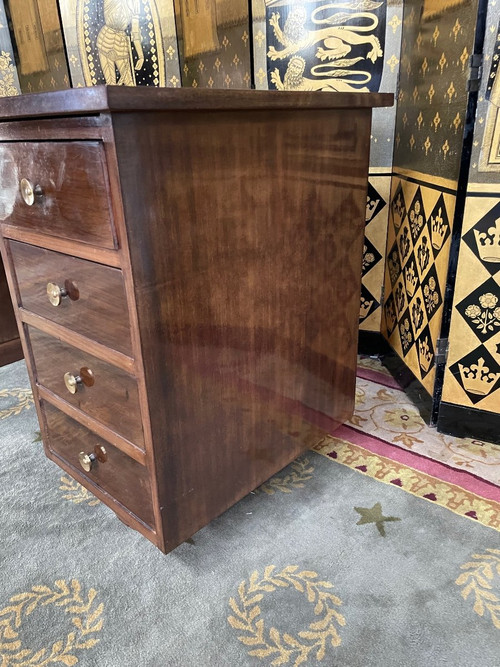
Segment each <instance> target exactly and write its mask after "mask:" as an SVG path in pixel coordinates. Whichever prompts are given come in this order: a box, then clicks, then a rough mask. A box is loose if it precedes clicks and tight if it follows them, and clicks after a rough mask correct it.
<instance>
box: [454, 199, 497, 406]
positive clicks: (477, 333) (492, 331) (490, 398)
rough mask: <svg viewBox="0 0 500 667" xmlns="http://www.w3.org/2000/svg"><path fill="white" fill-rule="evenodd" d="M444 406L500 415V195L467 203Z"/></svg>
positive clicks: (468, 200)
mask: <svg viewBox="0 0 500 667" xmlns="http://www.w3.org/2000/svg"><path fill="white" fill-rule="evenodd" d="M443 401H446V402H447V403H454V404H456V405H462V406H467V407H472V406H473V407H475V408H478V409H481V410H487V411H491V412H495V413H498V414H500V193H499V194H497V195H496V196H495V195H491V196H474V195H473V194H469V196H468V198H467V203H466V209H465V219H464V226H463V235H462V243H461V247H460V255H459V262H458V268H457V282H456V286H455V296H454V307H453V314H452V320H451V329H450V338H449V357H448V362H447V368H446V373H445V382H444V388H443Z"/></svg>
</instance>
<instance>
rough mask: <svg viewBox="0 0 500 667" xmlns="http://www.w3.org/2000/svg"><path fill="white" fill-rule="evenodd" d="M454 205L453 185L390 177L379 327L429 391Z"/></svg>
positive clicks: (444, 285) (431, 383) (432, 387)
mask: <svg viewBox="0 0 500 667" xmlns="http://www.w3.org/2000/svg"><path fill="white" fill-rule="evenodd" d="M454 209H455V195H454V193H453V190H446V191H444V190H443V188H442V187H431V186H429V185H425V184H423V183H418V182H415V181H413V180H408V179H407V178H405V177H402V176H399V177H394V178H393V181H392V186H391V197H390V200H389V228H388V235H387V248H388V252H387V259H386V267H385V281H384V293H385V299H384V307H383V316H382V326H381V331H382V333H383V335H384V336H385V337H386V338H387V340H388V341H389V343H390V344H391V346H392V347H393V348H394V350H395V351H396V352H397V353H398V355H399V356H400V357H401V358H402V359H403V360H404V363H405V364H406V365H407V366H408V368H409V369H410V370H411V371H412V373H413V374H414V375H415V377H416V378H417V379H418V380H419V381H420V382H421V383H422V385H423V386H424V387H425V388H426V390H427V391H428V392H429V394H432V392H433V389H434V376H435V350H436V343H437V340H438V337H439V333H440V328H441V320H442V315H443V297H444V290H445V287H446V277H447V272H448V260H449V251H450V239H451V236H450V232H451V221H452V220H453V214H454Z"/></svg>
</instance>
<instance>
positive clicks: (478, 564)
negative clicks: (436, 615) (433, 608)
mask: <svg viewBox="0 0 500 667" xmlns="http://www.w3.org/2000/svg"><path fill="white" fill-rule="evenodd" d="M472 558H473V559H474V560H472V561H470V562H468V563H464V564H463V565H461V566H460V569H461V570H465V572H462V574H461V575H460V576H459V577H458V578H457V579H456V581H455V583H456V584H457V586H463V588H462V591H461V596H462V597H463V599H464V600H467V599H468V598H469V596H470V595H473V596H474V611H475V613H476V614H477V615H478V616H484V615H485V613H486V614H487V615H489V617H490V618H491V622H492V623H493V625H494V626H495V628H498V629H499V630H500V550H499V549H486V553H484V554H472ZM494 584H496V586H494ZM494 588H495V590H496V592H495V591H494ZM497 593H498V595H497Z"/></svg>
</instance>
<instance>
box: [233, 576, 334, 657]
mask: <svg viewBox="0 0 500 667" xmlns="http://www.w3.org/2000/svg"><path fill="white" fill-rule="evenodd" d="M276 569H277V568H276V566H275V565H268V566H267V567H266V568H265V570H264V575H263V576H262V578H261V577H260V575H259V573H258V572H257V571H254V572H252V574H251V575H250V577H249V580H248V582H247V581H246V580H244V581H242V582H241V583H240V585H239V586H238V597H237V598H236V597H234V598H233V597H232V598H230V599H229V606H230V608H231V611H232V612H233V614H234V615H230V616H228V619H227V620H228V623H229V625H230V626H231V627H232V628H234V629H235V630H240V631H241V632H242V633H244V634H240V635H239V636H238V640H239V641H240V642H241V643H242V644H245V646H249V647H254V648H252V650H250V651H248V655H250V656H254V657H256V658H273V660H272V662H271V665H284V664H293V665H294V666H295V665H300V664H302V663H304V662H307V660H308V658H309V656H310V655H311V656H315V657H316V660H318V661H319V660H322V659H323V658H324V656H325V654H326V649H327V646H328V645H331V646H334V647H335V646H339V645H340V643H341V639H340V636H339V634H338V631H337V628H336V626H337V625H339V626H344V625H345V618H344V617H343V616H342V614H340V613H339V612H338V611H337V609H336V607H338V606H340V605H341V604H342V601H341V600H340V599H339V598H338V597H337V596H336V595H333V593H330V592H329V590H328V589H331V588H333V586H332V584H331V583H330V582H328V581H321V580H318V574H317V573H316V572H312V571H309V570H303V571H298V569H299V567H298V565H287V566H286V567H285V568H284V569H283V570H281V572H276ZM290 587H292V588H294V589H295V590H296V591H297V592H299V593H302V594H304V595H305V596H306V597H307V601H308V602H309V603H310V604H312V605H314V614H315V616H318V617H320V618H319V620H317V621H314V622H312V623H310V624H309V626H308V629H307V630H302V631H300V632H298V633H297V636H295V637H294V636H293V635H291V634H289V633H287V632H284V633H280V632H279V630H277V629H276V628H274V627H272V628H270V629H269V631H268V632H266V627H265V623H264V619H263V618H260V615H261V609H260V607H259V602H260V601H261V600H262V599H263V598H264V596H265V594H267V593H273V592H274V591H276V590H277V589H278V588H290Z"/></svg>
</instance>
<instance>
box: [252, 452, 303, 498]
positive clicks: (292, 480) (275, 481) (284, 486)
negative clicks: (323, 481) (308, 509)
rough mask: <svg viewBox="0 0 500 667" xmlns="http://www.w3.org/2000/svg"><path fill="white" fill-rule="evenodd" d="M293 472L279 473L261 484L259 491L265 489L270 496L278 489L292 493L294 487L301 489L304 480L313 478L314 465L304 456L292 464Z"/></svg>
mask: <svg viewBox="0 0 500 667" xmlns="http://www.w3.org/2000/svg"><path fill="white" fill-rule="evenodd" d="M291 468H292V470H293V471H292V472H291V473H290V474H288V475H283V476H280V475H277V476H275V477H271V479H270V480H268V481H267V482H265V483H264V484H262V485H261V486H259V488H258V489H257V492H259V491H263V492H264V493H267V494H268V495H269V496H272V495H274V494H275V493H276V492H277V491H280V492H281V493H292V491H293V489H301V488H303V486H304V482H307V481H308V480H309V479H311V478H312V473H313V472H314V466H312V465H310V463H309V459H307V458H305V457H302V458H300V459H296V460H295V461H294V462H293V463H292V464H291Z"/></svg>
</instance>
